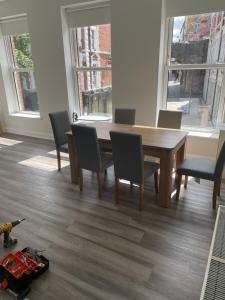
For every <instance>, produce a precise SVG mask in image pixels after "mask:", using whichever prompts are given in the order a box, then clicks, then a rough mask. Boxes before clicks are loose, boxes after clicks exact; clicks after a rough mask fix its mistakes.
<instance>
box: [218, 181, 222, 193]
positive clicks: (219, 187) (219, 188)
mask: <svg viewBox="0 0 225 300" xmlns="http://www.w3.org/2000/svg"><path fill="white" fill-rule="evenodd" d="M221 182H222V179H220V181H219V186H218V196H219V197H220V190H221Z"/></svg>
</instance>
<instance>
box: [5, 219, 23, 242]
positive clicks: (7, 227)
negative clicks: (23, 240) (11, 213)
mask: <svg viewBox="0 0 225 300" xmlns="http://www.w3.org/2000/svg"><path fill="white" fill-rule="evenodd" d="M24 220H25V219H21V220H16V221H14V222H11V223H5V224H0V235H1V234H2V233H3V234H4V243H3V245H4V247H5V248H8V247H10V246H12V245H14V244H16V243H17V239H16V238H15V237H10V232H11V231H12V229H13V227H15V226H17V225H19V224H20V223H21V222H22V221H24Z"/></svg>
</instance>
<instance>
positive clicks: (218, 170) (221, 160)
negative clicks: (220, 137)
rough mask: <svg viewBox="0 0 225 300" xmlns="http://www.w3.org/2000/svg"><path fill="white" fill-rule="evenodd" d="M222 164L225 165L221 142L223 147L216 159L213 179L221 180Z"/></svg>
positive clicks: (224, 144) (224, 146) (224, 149)
mask: <svg viewBox="0 0 225 300" xmlns="http://www.w3.org/2000/svg"><path fill="white" fill-rule="evenodd" d="M224 163H225V142H223V146H222V148H221V150H220V154H219V155H218V157H217V161H216V167H215V173H214V177H215V179H220V178H221V175H222V172H223V167H224Z"/></svg>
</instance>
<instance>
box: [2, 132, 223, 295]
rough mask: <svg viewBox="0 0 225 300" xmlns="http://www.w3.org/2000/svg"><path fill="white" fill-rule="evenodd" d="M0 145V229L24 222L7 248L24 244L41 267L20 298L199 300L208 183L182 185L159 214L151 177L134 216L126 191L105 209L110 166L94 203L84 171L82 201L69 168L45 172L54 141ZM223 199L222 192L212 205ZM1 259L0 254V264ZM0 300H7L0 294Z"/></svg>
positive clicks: (207, 234) (211, 218)
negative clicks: (40, 254) (41, 257)
mask: <svg viewBox="0 0 225 300" xmlns="http://www.w3.org/2000/svg"><path fill="white" fill-rule="evenodd" d="M0 147H1V148H0V222H1V223H2V222H6V221H11V220H14V219H17V218H19V217H25V218H26V221H25V222H23V223H22V224H21V225H19V226H18V227H16V228H15V229H14V230H13V234H14V235H15V236H16V237H17V238H18V240H19V242H18V244H17V245H16V247H15V248H14V250H17V249H22V248H24V247H25V246H33V247H35V248H37V249H40V250H45V255H46V256H47V257H48V258H49V259H50V270H49V271H48V272H47V273H46V274H44V275H43V276H42V277H41V278H39V279H38V280H36V281H35V282H34V283H33V284H32V290H31V293H30V294H29V299H32V300H36V299H37V300H42V299H43V300H45V299H46V300H52V299H54V300H57V299H59V300H61V299H66V300H70V299H71V300H72V299H76V300H90V299H96V300H106V299H107V300H127V299H128V300H197V299H199V296H200V291H201V286H202V281H203V277H204V272H205V267H206V262H207V257H208V252H209V247H210V243H211V238H212V232H213V227H214V222H215V217H216V211H213V210H212V209H211V195H212V184H211V183H209V182H206V181H204V180H202V181H201V184H198V183H196V182H195V181H194V180H193V179H191V178H190V181H189V183H188V188H187V190H183V188H182V189H181V199H180V201H179V202H178V203H176V201H175V200H173V201H172V205H171V207H170V208H169V209H163V208H161V207H159V206H158V200H157V197H156V196H155V193H154V182H153V180H152V179H151V180H149V181H148V182H147V183H146V187H145V191H144V198H145V201H144V202H145V204H144V210H143V211H142V212H139V211H138V209H137V203H138V189H137V188H136V187H134V188H133V190H132V191H131V190H130V188H129V185H126V184H121V205H120V206H119V207H118V206H115V205H114V174H113V168H110V169H109V171H108V175H107V176H106V177H105V178H104V185H103V196H102V199H101V200H100V199H99V198H98V191H97V188H96V187H97V179H96V176H95V175H93V174H92V173H90V172H86V171H85V172H84V191H83V193H81V192H80V191H79V188H78V187H77V186H75V185H72V184H71V183H70V170H69V168H68V167H65V168H62V171H61V172H58V171H54V166H53V165H52V164H54V160H52V159H55V158H56V156H55V154H54V152H52V151H53V150H54V144H53V142H51V141H47V140H42V139H35V138H30V137H24V136H18V135H12V134H5V135H4V136H3V137H2V138H0ZM37 157H39V158H38V159H39V160H40V162H38V164H37V163H36V162H35V160H36V159H37ZM42 158H43V159H42ZM63 159H64V160H65V162H68V158H67V157H63ZM27 160H29V164H27V165H22V164H21V162H22V161H27ZM32 161H34V163H33V164H32V163H31V162H32ZM52 166H53V167H52ZM41 167H43V168H42V169H41ZM224 195H225V188H224V186H222V189H221V197H220V198H218V204H224V203H225V202H224V200H225V197H224ZM1 241H2V237H1ZM9 251H11V250H10V249H4V248H3V247H1V246H0V257H2V256H3V255H6V254H7V253H8V252H9ZM0 299H4V300H6V299H8V298H7V296H6V294H5V293H3V292H2V291H0ZM9 299H10V298H9Z"/></svg>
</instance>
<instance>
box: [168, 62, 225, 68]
mask: <svg viewBox="0 0 225 300" xmlns="http://www.w3.org/2000/svg"><path fill="white" fill-rule="evenodd" d="M224 68H225V64H220V63H218V64H180V65H169V66H167V69H168V70H205V69H207V70H210V69H224Z"/></svg>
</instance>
